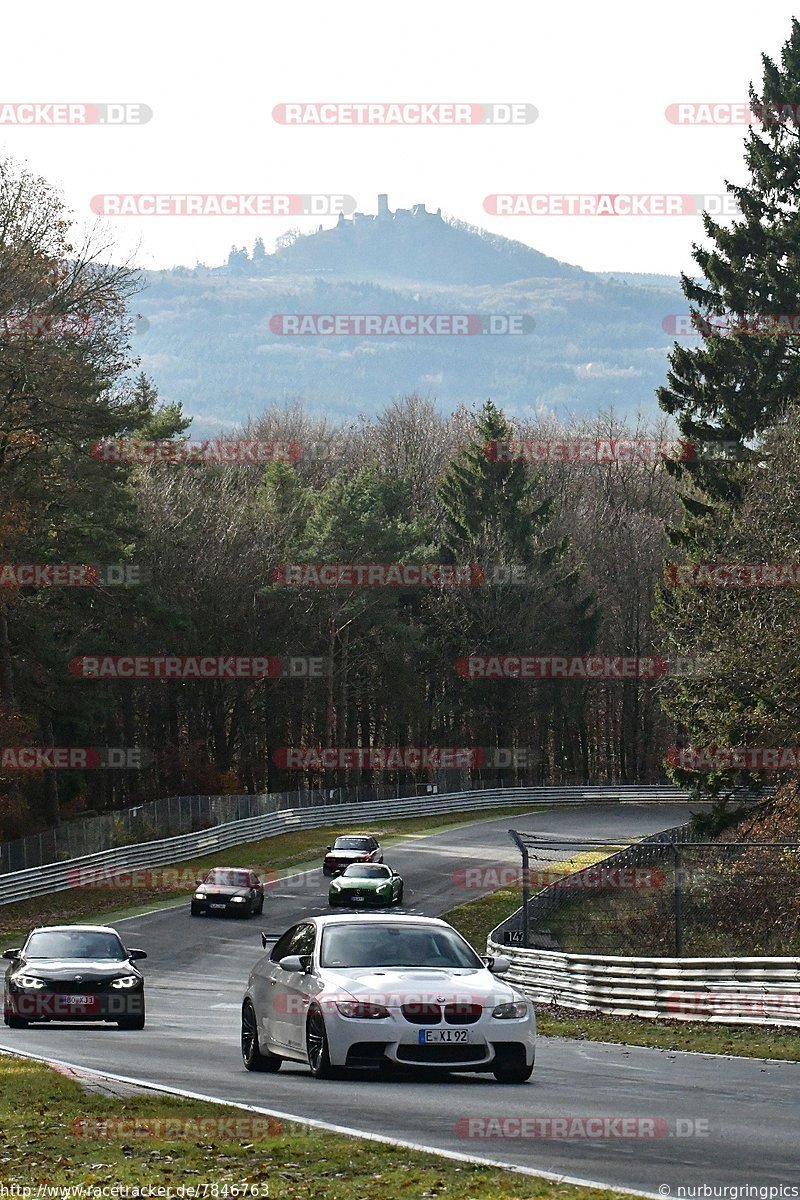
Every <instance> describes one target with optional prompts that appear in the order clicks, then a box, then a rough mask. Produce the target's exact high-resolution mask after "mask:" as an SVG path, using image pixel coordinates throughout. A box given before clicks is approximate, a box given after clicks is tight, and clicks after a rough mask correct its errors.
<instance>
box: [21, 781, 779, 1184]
mask: <svg viewBox="0 0 800 1200" xmlns="http://www.w3.org/2000/svg"><path fill="white" fill-rule="evenodd" d="M688 811H689V810H688V807H686V806H684V805H680V804H641V805H639V804H623V805H619V806H616V805H615V806H611V805H602V806H601V805H598V806H596V807H591V808H588V807H586V808H584V807H578V806H576V807H574V808H560V809H552V810H550V811H547V812H542V813H538V814H532V815H530V816H527V817H521V816H519V817H513V818H509V817H505V818H503V819H501V820H491V821H479V822H476V823H474V824H471V825H469V826H463V827H460V828H457V829H453V830H450V831H448V832H445V833H440V834H436V835H433V836H428V837H421V838H410V839H408V840H407V841H405V842H403V843H402V845H398V846H397V847H391V848H390V849H389V850H388V851H387V853H386V861H387V862H388V863H389V864H390V865H391V866H394V867H395V868H396V869H398V870H399V871H400V872H401V874H402V875H403V877H404V879H405V902H404V904H403V906H402V909H401V911H403V912H417V913H424V914H426V915H430V916H434V915H438V914H440V913H442V912H444V911H445V910H446V909H448V908H450V907H452V906H453V905H455V904H458V903H460V902H463V901H464V900H465V899H470V898H473V897H474V896H475V895H477V894H478V893H477V892H472V891H470V892H465V890H464V889H463V887H459V886H457V885H456V884H455V883H454V881H453V878H452V876H453V872H454V871H455V870H456V869H457V868H460V867H465V866H479V865H486V864H495V863H508V864H510V865H518V863H519V857H518V854H517V851H516V850H515V848H514V846H513V845H512V843H511V842H510V839H509V837H508V833H507V830H508V827H509V825H512V826H516V827H518V828H521V829H525V830H530V831H536V832H540V833H543V834H545V833H546V834H550V835H553V836H557V837H559V836H564V837H570V836H572V837H576V836H579V837H598V838H603V839H607V838H611V839H613V838H617V837H619V838H620V840H621V841H622V840H624V835H625V834H628V835H637V834H638V835H644V834H647V833H652V832H656V831H657V830H659V829H661V828H666V827H668V826H671V825H676V824H679V823H680V822H681V821H682V820H685V819H686V817H685V814H686V813H687V812H688ZM553 857H554V858H559V857H563V856H562V855H560V854H559V853H558V852H554V853H553ZM327 886H328V881H327V880H323V877H322V873H321V871H316V872H314V873H313V874H307V875H305V876H303V877H300V878H299V879H297V880H294V881H292V880H290V879H287V880H285V881H281V883H279V884H278V886H276V887H275V888H273V889H270V890H269V891H268V893H267V901H266V904H265V907H264V915H263V917H254V918H252V919H251V920H248V921H234V920H230V919H218V918H210V917H203V918H194V919H193V918H191V917H190V916H189V906H188V902H187V903H185V904H183V905H181V906H180V907H176V908H170V909H163V910H161V911H160V912H156V913H150V914H148V915H146V916H140V917H134V918H129V919H126V920H125V921H123V922H119V923H118V928H119V930H120V932H121V934H122V936H123V938H124V940H125V941H126V943H127V944H128V945H135V946H142V947H143V948H144V949H145V950H147V952H148V955H149V957H148V959H147V960H146V961H145V962H144V963H143V964H142V966H143V969H144V970H145V973H146V975H147V996H148V1018H147V1026H146V1028H145V1029H144V1030H143V1031H142V1032H123V1031H120V1030H117V1029H116V1027H111V1026H109V1027H102V1026H98V1027H96V1028H92V1027H91V1026H88V1027H83V1028H78V1027H75V1026H67V1025H63V1026H59V1025H55V1026H39V1027H34V1028H33V1029H28V1030H18V1031H12V1030H10V1029H5V1028H3V1029H2V1034H1V1035H0V1038H1V1040H0V1045H1V1046H2V1048H3V1049H7V1050H12V1051H13V1050H18V1051H23V1052H26V1053H30V1054H34V1055H38V1056H41V1057H43V1058H49V1059H52V1060H57V1061H61V1062H67V1063H70V1064H72V1065H74V1066H77V1067H87V1068H94V1069H96V1070H101V1071H108V1072H113V1073H115V1074H118V1075H121V1076H125V1077H128V1078H132V1079H137V1080H144V1081H148V1082H152V1083H155V1084H160V1085H164V1086H168V1087H174V1088H180V1089H184V1090H186V1091H189V1092H193V1093H197V1094H202V1095H204V1096H209V1097H215V1098H219V1099H222V1100H230V1101H235V1102H237V1103H243V1104H248V1105H258V1106H263V1107H264V1108H265V1109H268V1110H271V1111H274V1112H277V1113H280V1114H283V1115H285V1116H287V1117H288V1116H294V1117H296V1118H297V1119H300V1120H302V1119H316V1120H321V1121H328V1122H331V1123H332V1124H334V1125H338V1126H346V1127H347V1128H349V1129H351V1130H354V1131H362V1132H366V1133H370V1134H378V1135H381V1134H383V1135H387V1136H390V1137H395V1138H399V1139H402V1140H404V1141H408V1142H412V1143H416V1144H418V1145H420V1146H421V1147H429V1148H432V1149H444V1150H449V1151H456V1152H458V1153H462V1154H469V1155H471V1156H473V1157H478V1158H486V1159H489V1160H493V1161H502V1162H504V1163H508V1164H509V1165H516V1166H522V1167H525V1168H528V1169H534V1170H537V1171H544V1172H549V1173H555V1174H559V1175H565V1176H568V1177H571V1178H573V1179H576V1178H580V1179H584V1180H589V1181H599V1182H603V1183H605V1184H608V1185H615V1186H619V1187H625V1188H630V1189H634V1190H638V1191H644V1192H649V1193H659V1194H661V1195H662V1196H665V1195H670V1193H671V1195H672V1196H673V1197H677V1196H678V1188H679V1187H683V1186H687V1187H697V1186H701V1185H703V1184H712V1185H716V1186H718V1187H719V1186H722V1185H739V1186H741V1185H742V1184H751V1185H760V1186H765V1185H778V1184H784V1185H785V1184H790V1185H791V1184H795V1185H796V1184H800V1149H799V1148H798V1142H799V1141H800V1139H798V1130H800V1064H795V1063H781V1062H773V1061H762V1060H758V1059H736V1058H722V1057H718V1056H710V1055H708V1056H706V1055H699V1054H676V1053H670V1052H667V1051H660V1050H647V1049H643V1048H636V1047H632V1048H625V1047H620V1046H612V1045H606V1044H598V1043H593V1042H577V1041H575V1042H573V1041H569V1040H561V1039H548V1038H541V1039H540V1040H539V1043H538V1046H537V1062H536V1068H535V1071H534V1074H533V1077H532V1080H531V1082H530V1083H527V1084H521V1085H517V1086H501V1085H499V1084H497V1083H495V1081H494V1078H493V1077H492V1076H491V1075H489V1076H481V1075H461V1076H457V1075H456V1076H450V1077H449V1078H444V1079H434V1080H430V1079H429V1078H426V1077H424V1076H423V1077H420V1076H416V1077H415V1076H409V1077H397V1078H394V1079H390V1080H378V1079H372V1078H370V1077H369V1076H368V1075H365V1076H363V1077H361V1078H359V1077H355V1078H351V1079H348V1080H344V1081H342V1080H337V1081H320V1080H314V1079H312V1078H311V1076H310V1074H309V1072H308V1071H307V1070H306V1069H305V1068H304V1067H301V1066H299V1065H297V1066H293V1065H287V1064H285V1065H284V1066H283V1067H282V1069H281V1071H280V1072H279V1073H278V1074H277V1075H259V1074H249V1073H248V1072H246V1071H245V1070H244V1067H243V1066H242V1062H241V1058H240V1055H239V1011H240V1003H241V996H242V992H243V990H244V985H245V982H246V979H247V975H248V971H249V968H250V965H251V964H252V962H253V960H254V959H255V958H256V957H257V956H258V955H260V954H261V953H262V951H261V944H260V936H259V935H260V931H261V930H262V929H266V930H268V931H270V932H274V933H277V932H280V931H281V930H283V929H284V928H286V926H288V925H289V924H291V923H293V922H294V921H295V920H297V919H298V918H299V917H301V916H304V915H309V914H312V913H318V912H325V911H327ZM3 948H5V947H3ZM478 949H479V950H482V947H478ZM534 1116H536V1117H542V1116H551V1117H590V1116H591V1117H605V1118H609V1119H611V1120H612V1121H613V1119H614V1118H620V1117H638V1118H652V1119H653V1120H654V1121H655V1125H654V1126H653V1127H652V1128H654V1129H655V1130H656V1131H657V1133H658V1134H659V1136H656V1137H652V1136H650V1137H646V1138H642V1137H636V1138H631V1137H626V1138H623V1137H620V1136H619V1129H620V1127H619V1126H617V1127H615V1126H614V1125H613V1124H612V1125H611V1126H610V1132H611V1136H609V1137H604V1138H602V1139H598V1140H588V1139H583V1138H575V1137H572V1138H570V1139H569V1140H563V1139H562V1140H552V1139H551V1140H543V1139H541V1138H531V1137H526V1138H520V1137H518V1136H505V1137H502V1138H498V1137H492V1138H486V1137H465V1136H463V1130H464V1128H465V1126H464V1124H463V1123H464V1122H465V1119H468V1118H480V1117H499V1118H502V1119H504V1120H506V1119H509V1118H512V1119H513V1118H518V1117H528V1118H530V1117H534ZM459 1122H461V1123H462V1124H461V1125H460V1126H459V1128H458V1130H457V1123H459ZM698 1122H699V1123H700V1124H699V1126H698V1125H697V1124H696V1123H698ZM474 1128H475V1127H474V1126H473V1129H474ZM506 1128H508V1129H509V1132H511V1133H512V1134H513V1132H514V1130H515V1126H513V1125H511V1126H510V1127H509V1126H506ZM615 1128H616V1136H614V1133H615ZM698 1129H699V1132H698ZM662 1134H663V1136H662ZM690 1194H691V1193H690ZM700 1194H701V1195H702V1193H700ZM718 1194H719V1193H718ZM774 1194H775V1195H777V1194H778V1193H774Z"/></svg>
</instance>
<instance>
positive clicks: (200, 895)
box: [194, 892, 206, 900]
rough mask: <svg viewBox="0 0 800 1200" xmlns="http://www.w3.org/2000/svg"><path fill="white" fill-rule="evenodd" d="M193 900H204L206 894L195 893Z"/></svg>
mask: <svg viewBox="0 0 800 1200" xmlns="http://www.w3.org/2000/svg"><path fill="white" fill-rule="evenodd" d="M194 898H195V900H205V898H206V894H205V892H195V894H194Z"/></svg>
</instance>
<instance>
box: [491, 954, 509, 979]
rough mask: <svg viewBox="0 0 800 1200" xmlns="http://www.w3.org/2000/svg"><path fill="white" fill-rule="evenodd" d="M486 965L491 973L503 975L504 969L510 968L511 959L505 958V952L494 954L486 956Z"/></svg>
mask: <svg viewBox="0 0 800 1200" xmlns="http://www.w3.org/2000/svg"><path fill="white" fill-rule="evenodd" d="M486 966H487V967H488V969H489V970H490V971H491V972H492V974H493V975H505V973H506V971H510V970H511V959H510V958H506V956H505V954H495V955H494V956H493V957H489V958H487V960H486Z"/></svg>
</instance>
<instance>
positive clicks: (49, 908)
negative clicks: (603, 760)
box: [0, 805, 548, 949]
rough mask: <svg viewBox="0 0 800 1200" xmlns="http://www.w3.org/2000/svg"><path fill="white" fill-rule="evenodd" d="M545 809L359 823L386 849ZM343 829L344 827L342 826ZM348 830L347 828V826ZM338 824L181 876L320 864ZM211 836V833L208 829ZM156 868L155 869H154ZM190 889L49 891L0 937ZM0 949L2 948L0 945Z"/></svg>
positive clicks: (230, 854) (183, 897)
mask: <svg viewBox="0 0 800 1200" xmlns="http://www.w3.org/2000/svg"><path fill="white" fill-rule="evenodd" d="M545 811H548V810H547V809H544V808H542V807H541V806H538V805H537V806H536V807H535V808H530V809H527V808H526V809H522V808H519V807H516V806H511V807H509V806H506V807H499V808H487V809H483V810H481V812H460V813H440V814H438V815H432V816H430V817H419V816H416V817H403V818H398V819H396V820H391V821H386V820H383V821H377V822H376V823H375V825H374V826H367V825H366V824H364V825H363V826H362V825H359V826H357V828H363V829H364V832H369V833H374V834H375V835H376V836H377V837H378V838H379V839H380V842H381V844H382V845H383V846H391V845H393V844H395V843H396V842H398V841H400V840H402V839H405V838H408V837H409V836H415V835H419V836H421V835H425V836H428V835H430V834H433V833H436V832H437V831H439V830H444V829H450V828H452V827H453V826H455V825H468V824H472V823H473V822H474V821H476V820H478V821H482V820H486V821H490V820H492V819H493V818H495V819H496V818H498V817H505V816H512V815H514V816H517V817H519V816H526V815H528V814H529V813H531V812H536V813H541V812H545ZM345 825H346V823H345ZM347 828H350V826H347ZM342 829H343V825H342V823H341V822H339V823H338V824H336V825H328V826H326V827H325V828H323V829H298V830H296V831H294V832H292V833H281V834H278V835H277V837H270V838H262V839H261V840H260V841H257V842H248V843H245V844H243V845H241V846H233V847H231V849H230V850H222V851H220V852H219V853H215V854H206V855H201V856H200V857H198V858H192V859H189V860H186V861H185V862H182V863H181V864H180V865H181V868H182V874H183V873H184V872H185V875H192V876H196V875H199V874H201V873H202V872H204V871H207V870H209V869H210V868H211V867H215V866H226V867H248V866H253V867H255V868H256V869H258V867H259V866H262V867H265V868H269V869H271V870H273V871H279V872H280V871H283V872H284V873H285V872H286V871H287V870H289V869H291V868H293V867H298V866H302V867H305V866H307V865H311V866H315V867H316V866H320V865H321V863H322V857H323V855H324V854H325V850H326V848H327V846H328V845H329V844H330V842H331V841H332V840H333V838H335V837H336V836H338V834H340V833H341V832H342ZM210 832H213V831H210ZM158 869H159V870H160V869H161V868H158ZM192 891H193V888H192V887H186V886H182V887H169V886H161V887H158V886H151V887H129V886H126V887H125V888H124V890H123V889H122V888H121V887H91V888H72V889H70V890H69V891H65V892H53V893H52V895H49V896H37V897H34V898H33V899H31V900H19V901H17V902H16V903H14V904H3V905H0V938H2V939H3V940H4V941H5V943H6V945H8V946H10V945H11V944H12V941H11V940H9V939H12V940H13V938H14V937H17V939H19V937H20V936H24V935H26V934H27V933H28V932H29V930H30V929H31V928H32V927H33V926H34V925H54V924H59V923H69V922H72V921H89V920H93V921H99V920H103V921H113V920H115V919H119V917H122V916H132V915H134V914H135V913H137V912H147V911H149V910H150V909H153V908H157V907H159V906H161V905H165V904H169V903H172V904H176V903H178V902H180V901H185V902H188V899H189V896H190V894H191V892H192ZM0 949H2V947H0Z"/></svg>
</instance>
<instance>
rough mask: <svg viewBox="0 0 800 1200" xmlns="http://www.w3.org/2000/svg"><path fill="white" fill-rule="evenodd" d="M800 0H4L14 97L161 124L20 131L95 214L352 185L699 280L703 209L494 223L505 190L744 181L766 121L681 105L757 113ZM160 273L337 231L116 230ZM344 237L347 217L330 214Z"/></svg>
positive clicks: (579, 251) (70, 195)
mask: <svg viewBox="0 0 800 1200" xmlns="http://www.w3.org/2000/svg"><path fill="white" fill-rule="evenodd" d="M791 16H792V6H791V4H790V3H788V0H763V2H762V3H759V4H753V3H752V2H751V0H725V3H724V4H708V5H706V4H701V3H699V2H698V0H672V2H671V3H668V4H655V5H654V4H652V2H649V3H648V0H612V2H611V3H609V4H598V3H596V0H572V2H571V3H563V2H562V3H556V4H541V3H537V2H535V0H503V2H502V3H498V4H496V5H494V6H493V5H491V4H486V3H480V4H478V3H476V2H475V0H458V2H455V0H404V2H403V3H401V4H398V3H394V4H378V3H376V2H375V0H371V2H368V3H367V2H365V0H350V2H349V3H347V4H346V5H339V4H337V5H334V4H331V3H330V0H325V2H322V0H305V2H304V3H295V4H293V5H289V4H287V5H286V7H281V6H278V7H276V6H275V5H274V4H269V5H268V4H261V3H242V0H228V2H227V3H224V4H219V3H213V4H212V3H210V2H209V0H191V2H190V0H159V2H156V0H137V3H136V4H128V5H114V4H109V3H108V2H107V0H103V2H102V3H101V2H99V0H81V3H80V5H78V6H75V5H65V4H63V3H61V2H58V3H57V2H56V0H38V3H37V4H36V5H35V7H34V8H32V7H30V6H25V5H5V6H4V7H3V15H2V33H1V34H0V37H2V49H3V55H2V58H3V71H2V82H1V83H0V103H1V102H19V101H32V100H36V101H57V100H62V101H64V100H65V101H92V102H95V103H107V102H113V101H130V102H133V101H138V102H142V103H145V104H148V105H150V107H151V108H152V109H153V111H154V117H153V119H152V121H150V122H149V123H148V124H146V125H142V126H130V127H122V128H113V127H108V126H105V127H98V126H90V127H82V128H81V127H62V128H46V127H41V126H40V127H36V128H25V127H8V126H4V127H0V151H3V152H5V153H9V154H11V155H12V156H14V157H17V158H21V159H24V160H26V161H27V163H28V165H29V166H30V167H31V168H32V169H33V170H35V171H36V172H37V173H39V174H42V175H44V176H45V177H47V178H48V179H49V180H50V181H51V182H53V183H55V184H57V185H58V186H59V187H61V188H62V189H63V192H64V194H65V197H66V200H67V203H68V205H69V206H70V208H71V209H72V210H73V211H74V212H75V214H76V216H77V217H78V218H79V219H80V220H81V221H91V220H93V219H94V218H93V217H92V216H91V213H90V211H89V201H90V199H91V197H92V196H93V195H95V194H96V193H104V192H114V193H124V192H138V193H141V192H161V193H163V192H182V193H183V192H214V193H217V192H291V193H329V192H334V193H347V194H350V195H352V196H355V197H356V199H357V201H358V205H359V208H360V209H362V210H364V211H367V212H373V211H375V209H376V200H375V197H376V195H377V193H378V192H388V193H389V203H390V206H391V207H392V208H396V207H408V206H410V205H411V204H413V203H415V202H419V201H424V202H425V203H426V204H427V206H428V208H429V209H431V208H434V209H435V208H436V207H438V206H441V207H442V209H443V210H444V211H445V212H446V213H450V214H452V215H454V216H457V217H460V218H461V219H463V220H466V221H470V222H472V223H473V224H476V225H481V226H483V227H484V228H488V229H491V230H493V231H494V232H497V233H500V234H503V235H505V236H507V237H513V238H516V239H518V240H520V241H523V242H526V243H527V244H529V245H531V246H534V247H535V248H536V249H538V250H541V251H543V252H544V253H546V254H550V255H552V256H554V257H556V258H560V259H562V260H564V261H567V262H572V263H576V264H578V265H579V266H582V267H585V268H587V269H589V270H611V269H614V270H628V271H659V272H666V273H670V274H675V273H677V272H678V271H679V270H681V269H684V270H692V262H691V258H690V246H691V242H692V240H693V239H696V238H698V237H700V236H701V234H702V229H701V225H700V220H699V218H697V217H669V218H658V217H612V218H603V217H600V218H597V217H595V218H586V217H549V218H543V217H516V218H509V217H505V218H502V217H490V216H489V215H488V214H487V213H485V212H484V210H483V198H484V196H486V195H488V194H490V193H493V192H593V193H596V192H614V193H619V192H681V193H691V194H697V193H700V194H709V193H711V194H713V193H719V192H721V191H722V190H723V186H722V181H723V179H724V178H725V177H727V178H730V179H733V180H737V181H744V180H745V178H746V176H745V173H744V167H743V161H742V141H743V137H744V134H745V132H746V128H745V127H744V126H731V127H721V126H709V127H695V128H693V127H684V126H678V125H671V124H669V123H668V122H667V120H666V119H665V116H664V109H665V108H666V106H667V105H668V104H670V103H673V102H677V101H682V100H684V101H685V100H689V101H706V100H707V101H735V100H742V101H743V100H746V98H747V85H748V82H749V81H750V80H751V79H753V80H755V81H756V84H757V85H758V84H759V83H760V79H761V69H760V68H761V64H760V54H761V52H762V51H765V52H766V53H768V54H769V55H770V56H771V57H773V58H776V57H778V56H779V53H780V48H781V46H782V44H783V42H784V41H785V40H786V39H787V38H788V36H789V32H790V19H791ZM298 100H304V101H322V100H332V101H347V100H351V101H378V100H382V101H432V100H439V101H444V100H459V101H473V102H488V101H525V102H528V103H531V104H534V105H535V106H536V108H537V109H538V110H539V114H540V115H539V119H538V120H537V121H536V122H535V123H534V124H532V125H527V126H516V127H511V128H507V129H502V128H499V127H494V128H490V127H485V126H469V127H462V128H442V127H440V128H433V127H425V128H414V127H406V128H385V127H384V128H381V127H351V128H347V127H338V128H322V129H320V128H316V129H315V128H309V127H305V128H298V127H292V126H280V125H278V124H276V123H275V122H274V121H273V120H272V116H271V112H272V109H273V107H274V105H276V104H279V103H281V102H285V101H298ZM103 223H104V225H106V226H107V227H108V231H109V234H110V236H112V237H113V239H114V240H115V242H116V243H117V244H118V245H119V246H120V248H123V249H124V248H128V249H130V248H136V261H137V262H138V264H139V265H140V266H143V267H168V266H173V265H176V264H179V263H182V264H185V265H187V266H193V265H194V264H195V262H196V261H198V260H200V261H205V262H207V263H209V264H212V265H214V264H217V263H219V262H221V261H223V260H224V259H225V257H226V256H227V253H228V250H229V248H230V246H231V245H232V244H234V243H235V244H237V245H239V244H246V245H247V246H248V247H250V246H252V243H253V240H254V239H255V238H256V237H257V236H259V235H260V236H262V237H263V238H264V241H265V243H266V244H267V247H268V248H270V247H271V245H272V244H273V242H274V239H275V237H276V236H277V235H279V234H280V233H282V232H284V231H285V229H286V228H287V227H290V226H295V227H298V228H301V229H305V230H311V229H313V228H316V226H317V225H318V224H319V219H316V220H315V219H313V218H303V219H299V220H298V219H292V220H291V221H287V220H286V219H285V218H275V217H272V218H259V217H243V218H227V217H202V218H201V217H150V218H137V217H127V218H116V219H110V218H103ZM325 223H330V222H325Z"/></svg>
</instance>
